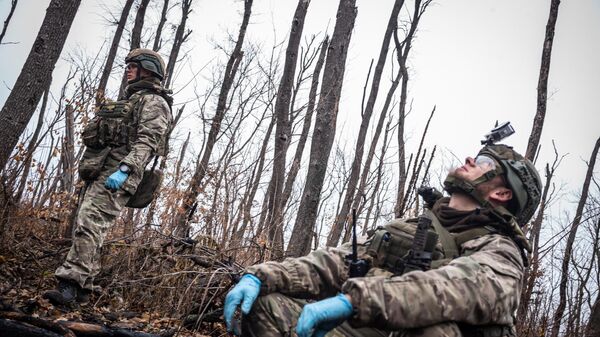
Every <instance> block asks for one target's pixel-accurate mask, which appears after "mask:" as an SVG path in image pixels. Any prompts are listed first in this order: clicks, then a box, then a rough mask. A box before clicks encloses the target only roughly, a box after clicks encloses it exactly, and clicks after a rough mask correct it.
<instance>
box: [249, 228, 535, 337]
mask: <svg viewBox="0 0 600 337" xmlns="http://www.w3.org/2000/svg"><path fill="white" fill-rule="evenodd" d="M398 221H400V220H394V221H392V222H390V223H389V224H388V225H390V224H391V225H394V222H398ZM368 243H369V240H368V239H367V240H366V241H363V242H362V243H361V245H360V246H359V252H360V254H361V255H362V257H363V258H365V259H367V260H369V259H370V257H369V256H367V255H366V254H365V251H366V249H365V247H366V246H367V244H368ZM349 252H350V245H348V244H345V245H342V246H341V247H339V248H325V249H319V250H316V251H314V252H312V253H310V254H309V255H307V256H304V257H300V258H288V259H286V260H284V261H283V262H266V263H263V264H259V265H255V266H251V267H249V268H248V269H247V270H246V272H247V273H251V274H254V275H256V276H257V277H258V278H259V279H260V280H262V289H261V292H262V294H266V293H271V292H280V293H283V294H285V295H288V296H293V297H298V298H306V299H321V298H327V297H330V296H334V295H335V294H337V293H338V292H343V293H346V294H349V295H350V297H351V300H352V306H353V307H354V315H353V316H352V318H351V319H350V320H349V323H350V324H351V325H353V326H355V327H363V326H370V327H378V328H381V329H385V330H389V331H394V330H400V329H403V328H416V327H425V326H430V325H434V324H437V323H442V322H448V321H455V322H463V323H467V324H472V325H488V324H497V325H513V324H514V321H515V317H514V314H515V313H516V310H517V307H518V304H519V298H520V292H521V279H522V277H523V270H524V265H523V260H522V256H521V251H520V249H519V248H518V247H517V245H516V244H515V243H514V241H513V240H512V239H511V238H509V237H507V236H504V235H501V234H488V235H483V236H481V237H479V238H476V239H473V240H469V241H466V242H465V243H463V244H462V246H461V247H460V254H461V256H460V257H458V258H455V259H453V260H451V261H450V262H449V263H448V264H446V265H444V266H442V267H439V268H437V269H432V270H428V271H425V272H423V271H413V272H410V273H406V274H404V275H400V276H394V275H393V274H392V273H391V272H389V271H387V270H384V269H380V268H376V267H375V268H371V269H370V270H369V273H368V274H367V275H366V276H365V277H357V278H352V279H348V267H347V264H346V263H345V259H344V258H345V256H346V255H347V254H348V253H349ZM371 260H372V259H371Z"/></svg>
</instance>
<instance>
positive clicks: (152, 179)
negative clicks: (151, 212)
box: [125, 169, 163, 208]
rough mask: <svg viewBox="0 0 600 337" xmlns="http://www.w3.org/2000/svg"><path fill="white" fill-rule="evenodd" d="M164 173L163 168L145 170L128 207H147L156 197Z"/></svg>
mask: <svg viewBox="0 0 600 337" xmlns="http://www.w3.org/2000/svg"><path fill="white" fill-rule="evenodd" d="M162 176H163V173H162V171H161V170H157V169H154V170H145V171H144V175H143V176H142V180H141V181H140V183H139V184H138V187H137V189H136V190H135V193H134V194H133V195H132V196H131V198H129V200H128V201H127V204H125V206H126V207H130V208H145V207H146V206H148V205H150V203H151V202H152V200H153V199H154V196H155V193H156V190H158V187H159V186H160V182H161V181H162Z"/></svg>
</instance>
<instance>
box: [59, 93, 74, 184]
mask: <svg viewBox="0 0 600 337" xmlns="http://www.w3.org/2000/svg"><path fill="white" fill-rule="evenodd" d="M74 109H75V108H74V107H73V105H71V104H67V106H66V107H65V136H64V138H63V144H62V151H61V152H60V154H61V162H62V163H61V166H62V167H61V169H62V175H61V184H60V191H61V192H67V193H69V194H70V193H71V192H72V191H73V184H74V181H75V168H74V165H75V116H74Z"/></svg>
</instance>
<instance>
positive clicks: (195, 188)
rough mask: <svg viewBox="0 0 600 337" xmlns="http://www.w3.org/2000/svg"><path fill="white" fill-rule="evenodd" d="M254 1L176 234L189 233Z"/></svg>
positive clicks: (246, 6)
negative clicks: (191, 213) (188, 224)
mask: <svg viewBox="0 0 600 337" xmlns="http://www.w3.org/2000/svg"><path fill="white" fill-rule="evenodd" d="M252 2H253V0H245V1H244V17H243V19H242V24H241V25H240V31H239V34H238V38H237V41H236V43H235V47H234V49H233V52H232V53H231V55H230V56H229V60H228V61H227V66H226V67H225V73H224V74H223V84H222V85H221V91H220V92H219V99H218V102H217V108H216V111H215V115H214V117H213V119H212V123H211V126H210V131H209V133H208V137H207V139H206V144H205V145H204V152H203V153H202V157H201V159H200V161H199V162H198V163H196V169H195V171H194V175H193V176H192V179H191V181H190V185H189V186H188V189H187V191H186V192H185V194H184V196H183V201H182V204H181V207H180V210H179V212H178V213H179V214H178V215H177V218H176V219H175V221H176V234H177V235H180V236H185V235H186V233H187V224H186V219H187V218H188V217H189V215H190V211H191V210H192V209H193V208H194V204H195V201H196V197H198V193H200V184H201V183H202V179H204V176H205V175H206V171H207V168H208V163H209V161H210V156H211V154H212V150H213V147H214V146H215V143H216V142H217V136H218V135H219V132H220V130H221V122H222V121H223V118H224V117H225V112H226V110H227V97H228V96H229V90H230V89H231V86H232V84H233V80H234V78H235V75H236V73H237V69H238V66H239V65H240V62H241V60H242V57H243V55H244V53H243V52H242V45H243V43H244V37H245V36H246V29H247V28H248V22H249V21H250V14H251V10H252Z"/></svg>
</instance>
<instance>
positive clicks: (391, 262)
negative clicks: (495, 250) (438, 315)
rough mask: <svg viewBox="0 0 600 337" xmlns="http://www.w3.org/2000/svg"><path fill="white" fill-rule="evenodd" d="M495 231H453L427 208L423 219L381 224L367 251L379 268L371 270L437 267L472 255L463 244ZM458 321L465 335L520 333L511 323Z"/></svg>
mask: <svg viewBox="0 0 600 337" xmlns="http://www.w3.org/2000/svg"><path fill="white" fill-rule="evenodd" d="M424 219H426V220H425V221H424ZM494 233H499V231H498V230H497V229H495V228H494V227H491V226H481V227H474V228H471V229H467V230H464V231H461V232H459V233H450V232H449V231H448V230H447V229H446V228H445V227H444V226H442V224H441V223H440V221H439V220H438V219H437V217H436V216H435V214H433V213H432V212H431V211H430V210H429V209H426V210H425V212H424V213H423V214H422V215H421V216H420V217H419V218H413V219H408V220H400V219H396V220H394V221H391V222H389V223H388V224H386V225H385V226H381V227H378V228H377V229H376V230H375V231H374V232H373V233H372V234H371V235H370V238H369V240H368V241H367V242H366V248H367V249H366V254H367V255H368V256H370V257H371V267H375V268H372V269H371V272H372V273H373V274H374V275H376V274H377V269H383V270H385V271H387V272H391V273H393V274H394V275H402V274H405V273H408V272H411V271H414V270H423V271H426V270H429V269H437V268H440V267H442V266H445V265H447V264H448V263H450V261H452V260H453V259H456V258H458V257H460V256H468V255H470V254H472V253H473V252H470V251H462V252H461V246H462V244H464V243H465V242H467V241H470V240H473V239H476V238H478V237H480V236H483V235H487V234H494ZM419 241H421V242H420V243H419ZM366 276H369V275H368V274H367V275H366ZM457 323H458V326H459V329H460V330H461V333H462V334H463V336H465V337H507V336H510V337H514V336H516V335H515V332H514V327H512V326H508V325H478V326H476V325H469V324H466V323H461V322H457Z"/></svg>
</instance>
